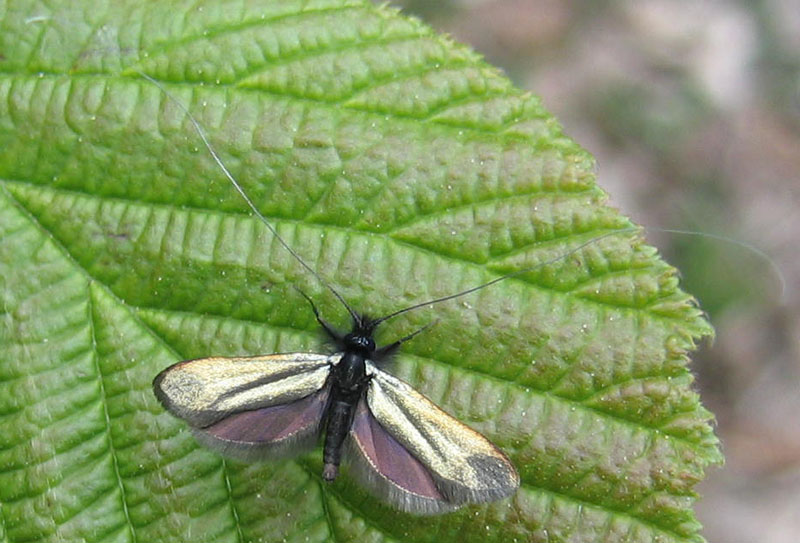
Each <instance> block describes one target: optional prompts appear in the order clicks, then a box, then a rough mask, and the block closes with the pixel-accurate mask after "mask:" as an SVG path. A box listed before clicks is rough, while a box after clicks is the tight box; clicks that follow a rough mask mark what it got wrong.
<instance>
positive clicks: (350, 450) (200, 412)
mask: <svg viewBox="0 0 800 543" xmlns="http://www.w3.org/2000/svg"><path fill="white" fill-rule="evenodd" d="M137 73H139V75H141V76H142V77H144V78H145V79H147V80H149V81H150V82H152V83H153V84H155V85H156V86H158V87H159V88H160V89H161V91H162V92H164V94H166V95H167V96H168V97H169V98H170V99H171V100H173V101H175V102H176V103H177V104H178V105H179V107H180V108H181V109H182V110H183V111H184V113H185V114H186V115H187V118H188V119H189V120H190V121H191V122H192V123H193V125H194V127H195V129H196V131H197V133H198V134H199V136H200V138H201V139H202V140H203V143H204V144H205V146H206V148H207V149H208V151H209V152H210V153H211V156H212V157H213V158H214V160H215V161H216V162H217V164H218V166H219V167H220V168H221V170H222V171H223V172H224V174H225V176H226V177H227V178H228V180H229V181H230V182H231V183H232V184H233V186H234V187H235V188H236V190H237V191H238V192H239V194H240V195H241V196H242V198H243V199H244V201H245V202H246V203H247V205H248V207H249V208H250V210H251V211H252V212H253V214H254V215H255V216H257V217H258V218H259V220H261V221H262V222H263V223H264V224H265V225H266V227H267V228H268V230H269V231H270V232H271V233H272V235H274V236H275V238H276V239H277V240H278V241H279V243H280V244H281V245H282V246H283V247H284V248H285V249H286V250H287V251H288V252H289V253H290V254H291V255H292V256H293V257H294V258H295V260H297V262H298V263H299V264H300V265H302V266H303V267H304V268H305V269H306V270H307V271H308V272H310V273H311V274H312V275H313V276H314V277H316V278H317V279H318V280H319V281H320V282H321V284H322V285H324V286H325V287H327V288H328V289H329V290H330V291H331V292H332V293H333V294H334V296H335V297H336V298H337V299H338V300H339V301H340V302H341V303H342V304H343V305H344V307H345V308H346V309H347V311H348V312H349V313H350V316H351V319H352V328H351V330H350V331H349V332H348V333H341V332H339V331H338V330H336V329H335V327H334V326H332V325H331V324H329V323H328V322H327V321H326V320H324V319H323V318H322V317H321V315H320V313H319V311H318V309H317V307H316V306H315V305H314V302H313V301H312V300H311V298H310V297H308V296H307V295H305V294H304V293H302V292H301V294H303V296H305V297H306V299H307V300H308V302H309V303H310V304H311V308H312V311H313V312H314V315H315V317H316V320H317V322H318V323H319V325H320V326H321V327H322V329H323V330H324V332H325V333H326V334H327V336H328V337H329V338H330V339H331V340H332V341H333V343H334V344H335V345H336V347H337V348H336V350H335V352H334V353H333V354H318V353H289V354H268V355H261V356H251V357H230V358H223V357H211V358H200V359H196V360H188V361H184V362H178V363H177V364H174V365H172V366H170V367H168V368H166V369H165V370H163V371H162V372H161V373H159V374H158V375H157V376H156V378H155V379H154V381H153V389H154V392H155V395H156V397H157V398H158V400H159V401H160V402H161V403H162V404H163V406H164V407H165V408H166V409H167V410H168V411H169V412H170V413H172V414H173V415H175V416H176V417H179V418H181V419H183V420H185V421H186V422H187V423H188V424H189V426H190V427H191V428H192V430H193V432H194V434H195V436H196V437H197V439H198V441H200V442H201V443H203V444H205V445H207V446H208V447H210V448H212V449H215V450H217V451H219V452H220V453H222V454H223V455H226V456H231V457H235V458H242V459H246V460H254V459H259V458H264V457H281V456H292V455H296V454H298V453H300V452H301V451H306V450H310V449H313V448H314V446H316V445H317V443H318V442H319V441H320V440H322V441H323V451H322V455H323V463H324V466H323V471H322V478H323V479H324V480H325V481H333V480H334V479H336V477H337V475H338V473H339V466H340V464H341V462H342V460H343V459H344V460H346V461H348V463H349V465H350V466H351V470H350V473H351V474H352V475H353V476H354V477H356V478H357V479H358V480H359V481H360V482H361V484H362V485H363V486H365V487H366V488H367V489H368V490H369V491H371V492H372V493H373V494H374V495H376V496H377V497H379V498H380V499H382V500H383V501H384V502H386V503H387V504H389V505H391V506H393V507H395V508H397V509H400V510H402V511H406V512H409V513H415V514H436V513H445V512H448V511H453V510H455V509H457V508H459V507H461V506H463V505H465V504H472V503H484V502H490V501H494V500H499V499H502V498H506V497H508V496H511V495H512V494H514V492H516V490H517V488H518V487H519V484H520V478H519V474H518V473H517V470H516V469H515V467H514V465H513V464H512V463H511V461H510V460H509V459H508V457H507V456H506V455H505V454H504V453H503V452H502V451H500V450H499V449H498V448H497V447H496V446H494V445H493V444H492V443H491V442H490V441H489V440H488V439H486V438H485V437H484V436H483V435H481V434H480V433H478V432H476V431H475V430H473V429H471V428H470V427H468V426H467V425H465V424H463V423H461V422H460V421H458V420H457V419H455V418H454V417H452V416H450V415H449V414H447V413H446V412H444V411H443V410H442V409H440V408H439V407H437V406H436V405H435V404H434V403H433V402H431V401H430V400H429V399H428V398H426V397H425V396H424V395H422V394H420V393H419V392H418V391H416V390H414V388H412V387H411V386H410V385H409V384H407V383H405V382H404V381H402V380H400V379H398V378H397V377H394V376H392V375H391V374H389V373H387V372H386V371H384V370H383V369H381V364H382V363H383V362H384V361H385V360H386V359H387V358H389V357H390V356H391V355H392V354H393V353H395V352H396V351H397V349H398V348H399V347H400V346H401V345H402V344H403V343H405V342H406V341H408V340H410V339H412V338H413V337H414V336H416V335H417V334H419V333H421V332H422V331H423V330H425V328H427V326H426V327H424V328H422V329H419V330H417V331H415V332H413V333H412V334H409V335H407V336H405V337H403V338H400V339H398V340H396V341H394V342H393V343H390V344H388V345H385V346H382V347H378V346H377V345H376V344H375V340H374V333H375V330H376V328H377V327H378V326H379V325H380V324H381V323H383V322H384V321H386V320H388V319H390V318H393V317H395V316H397V315H399V314H401V313H405V312H408V311H411V310H415V309H419V308H421V307H423V306H429V305H432V304H437V303H440V302H444V301H446V300H450V299H453V298H457V297H460V296H464V295H467V294H469V293H471V292H475V291H476V290H479V289H483V288H486V287H488V286H490V285H493V284H495V283H497V282H499V281H503V280H505V279H508V278H510V277H512V276H515V275H519V274H522V273H525V272H529V271H532V269H534V268H530V269H526V270H520V271H517V272H512V273H509V274H507V275H504V276H501V277H498V278H496V279H494V280H492V281H489V282H487V283H484V284H481V285H478V286H476V287H473V288H470V289H467V290H465V291H462V292H458V293H455V294H451V295H449V296H444V297H442V298H437V299H435V300H429V301H426V302H423V303H420V304H416V305H413V306H411V307H406V308H403V309H400V310H398V311H395V312H394V313H391V314H389V315H386V316H383V317H381V318H377V319H371V318H369V317H367V316H365V315H363V314H360V313H358V312H356V311H354V310H353V309H352V308H351V307H350V305H349V304H348V303H347V302H346V301H345V300H344V298H343V297H342V296H341V295H340V294H339V293H338V292H337V291H336V290H335V289H334V288H333V287H332V286H331V285H330V284H328V283H327V282H326V281H325V280H324V279H323V278H322V277H321V276H320V275H319V274H318V273H317V272H316V271H315V270H314V269H313V268H311V267H310V266H309V265H308V264H307V263H306V262H305V261H304V260H303V259H302V258H301V257H300V255H299V254H298V253H297V252H295V250H294V249H293V248H292V247H290V246H289V245H288V244H287V243H286V241H284V240H283V238H282V237H281V236H280V235H279V234H278V232H277V231H276V230H275V228H274V227H273V226H272V225H271V224H270V222H269V221H268V220H267V219H266V218H265V217H264V216H263V215H262V214H261V213H260V211H259V210H258V208H257V207H256V206H255V205H254V204H253V202H252V201H251V200H250V198H249V197H248V195H247V194H246V193H245V191H244V190H243V189H242V187H241V186H240V185H239V183H238V182H237V181H236V179H235V178H234V177H233V175H232V174H231V173H230V172H229V170H228V169H227V168H226V167H225V165H224V163H223V162H222V160H221V159H220V158H219V156H218V155H217V153H216V151H215V150H214V149H213V147H212V146H211V145H210V143H209V142H208V139H207V138H206V136H205V132H204V131H203V129H202V127H201V126H200V125H199V123H198V122H197V121H196V120H195V118H194V117H193V116H192V115H191V113H190V112H189V111H188V109H187V108H186V107H185V106H184V105H183V104H182V103H181V102H180V101H179V100H177V99H176V98H174V97H173V96H172V95H171V94H170V93H169V92H168V91H167V90H166V89H165V88H164V87H163V86H162V85H161V84H160V83H159V82H158V81H156V80H154V79H152V78H151V77H150V76H148V75H146V74H144V73H141V72H137ZM629 230H631V229H629ZM620 231H625V230H624V229H623V230H616V231H613V232H608V233H606V234H604V235H601V236H598V237H596V238H594V239H592V240H589V241H587V242H585V243H583V244H581V245H579V246H577V247H575V248H573V249H572V250H571V251H569V252H568V253H566V254H564V255H561V256H559V257H557V258H554V259H551V260H549V261H547V262H543V263H540V264H539V265H538V266H536V267H540V266H544V265H546V264H549V263H551V262H554V261H556V260H558V259H560V258H564V257H566V256H567V255H569V254H572V253H574V252H576V251H578V250H579V249H581V248H582V247H585V246H586V245H588V244H589V243H593V242H596V241H598V240H599V239H602V238H603V237H606V236H608V235H611V234H614V233H619V232H620ZM323 436H324V437H323Z"/></svg>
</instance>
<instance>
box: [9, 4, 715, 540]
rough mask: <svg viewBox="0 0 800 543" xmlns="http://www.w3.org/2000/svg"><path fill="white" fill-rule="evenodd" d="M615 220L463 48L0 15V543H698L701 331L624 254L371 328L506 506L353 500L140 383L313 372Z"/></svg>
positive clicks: (214, 12) (312, 461)
mask: <svg viewBox="0 0 800 543" xmlns="http://www.w3.org/2000/svg"><path fill="white" fill-rule="evenodd" d="M139 72H143V73H146V74H148V75H150V76H152V77H153V78H155V79H157V80H159V81H161V82H162V83H163V84H164V85H165V87H166V88H168V89H169V91H170V93H173V94H174V95H175V96H177V98H178V99H179V100H180V101H181V102H182V103H184V104H186V105H187V107H189V108H190V110H191V112H192V114H193V115H194V116H196V117H197V119H198V120H199V122H200V123H201V124H202V126H204V127H205V129H206V130H207V132H208V134H209V137H210V140H211V142H212V144H213V146H214V147H215V148H216V149H217V151H218V152H219V153H220V155H221V156H222V158H223V160H224V161H225V163H226V164H227V165H228V166H229V167H230V168H231V170H232V171H233V173H234V175H235V176H236V177H237V178H238V179H239V180H240V181H241V183H242V184H243V185H244V187H245V190H246V191H247V193H248V194H249V195H250V197H251V198H252V199H253V200H254V201H255V202H256V204H257V206H258V207H259V209H260V210H261V211H262V212H263V213H264V214H265V215H266V216H267V217H269V219H270V220H271V221H272V223H273V224H274V225H275V226H276V227H277V228H278V230H279V231H280V233H281V234H282V236H284V237H285V238H286V239H287V240H288V243H289V244H290V245H291V246H292V247H293V248H295V249H296V250H297V251H298V252H299V253H300V254H301V255H302V256H303V258H304V259H306V261H307V262H309V263H310V265H311V266H312V267H313V268H314V269H315V270H318V271H319V273H320V274H321V275H322V276H323V277H324V278H325V280H326V281H329V282H330V283H331V284H332V285H335V287H336V288H337V289H338V290H339V291H340V292H341V293H342V295H343V296H344V297H345V298H346V299H347V300H349V301H350V303H351V304H352V305H354V306H355V307H357V308H358V309H359V310H362V311H366V312H369V313H370V314H373V315H380V314H386V313H388V312H391V311H393V310H396V309H398V308H401V307H404V306H406V305H408V304H412V303H415V302H419V301H422V300H425V299H429V298H431V297H435V296H441V295H445V294H450V293H453V292H456V291H458V290H460V289H465V288H468V287H471V286H475V285H477V284H479V283H481V282H484V281H487V280H490V279H492V278H494V277H498V276H499V275H500V274H502V273H504V272H508V271H511V270H517V269H523V268H526V267H529V266H532V265H534V264H536V263H540V262H544V261H546V260H548V259H551V258H554V257H557V256H559V255H564V254H565V253H567V252H568V251H569V250H570V249H572V248H575V247H577V246H579V245H580V244H581V243H584V242H586V241H588V240H591V239H593V238H594V237H596V236H600V235H602V234H605V233H608V232H610V231H612V230H615V229H622V228H627V227H629V226H630V223H629V222H628V220H627V219H626V218H624V217H622V216H620V215H619V214H618V213H617V212H616V211H615V210H614V209H612V208H609V207H608V206H607V205H606V199H605V195H604V193H603V192H602V191H601V190H600V189H599V188H598V187H597V186H596V185H595V181H594V174H593V168H594V165H593V161H592V158H591V157H590V156H589V155H588V154H587V153H586V152H585V151H583V150H582V149H581V148H580V147H579V146H578V145H576V144H575V143H574V142H572V141H571V140H569V139H568V138H567V137H566V136H564V134H563V133H562V131H561V128H560V126H559V125H558V123H557V122H556V121H555V120H554V119H553V118H552V116H550V115H549V114H548V113H547V112H546V111H545V110H544V109H543V108H542V106H541V104H540V103H539V101H538V99H537V98H535V97H533V96H531V95H529V94H527V93H524V92H522V91H520V90H518V89H515V88H514V87H513V86H512V85H511V83H510V82H509V81H508V80H507V79H506V78H505V77H503V76H502V75H501V74H499V73H498V71H497V70H496V69H494V68H492V67H491V66H488V65H487V64H485V63H484V62H483V61H482V60H481V59H480V58H479V57H478V55H476V54H475V53H474V52H472V51H471V50H469V49H468V48H466V47H464V46H461V45H458V44H455V43H453V42H452V41H451V40H449V39H448V38H446V37H443V36H440V35H437V34H436V33H435V32H433V31H432V30H431V29H429V28H428V27H426V26H425V25H424V24H422V23H420V22H419V21H416V20H413V19H410V18H408V17H404V16H401V15H399V14H398V13H396V12H395V11H393V10H391V9H389V8H386V7H379V6H374V5H373V4H371V3H369V2H362V1H345V0H327V1H324V0H318V1H294V2H292V1H277V0H275V1H268V0H261V1H248V2H219V1H217V2H195V1H192V2H156V1H151V2H143V1H142V0H135V1H117V2H111V3H108V4H103V3H97V2H88V1H83V2H70V3H66V2H65V3H62V5H60V7H59V4H55V5H53V6H51V5H49V4H42V3H34V2H13V1H12V2H0V300H1V302H2V303H1V304H0V541H3V542H6V541H9V542H12V541H23V540H24V541H90V542H94V541H132V542H149V541H189V540H202V541H312V542H313V541H337V542H343V541H415V542H424V541H436V542H444V541H459V542H461V543H466V542H471V541H480V542H481V543H485V542H488V541H502V542H509V541H542V542H545V541H546V542H550V543H554V542H557V541H584V542H590V541H591V542H612V541H626V542H655V541H658V542H662V543H667V542H679V541H681V542H682V541H702V537H701V536H700V535H699V528H700V527H699V525H698V523H697V521H696V520H695V517H694V514H693V512H692V510H691V505H692V502H693V500H694V498H695V495H694V493H693V490H692V489H693V487H694V485H695V484H696V483H697V482H698V481H699V480H701V479H702V478H703V473H704V469H705V468H706V467H707V466H708V465H709V464H710V463H713V462H719V461H720V460H721V456H720V453H719V451H718V444H717V439H716V437H715V436H714V435H713V433H712V430H711V428H710V426H709V421H710V419H711V415H710V414H709V413H708V412H707V411H706V410H705V409H703V407H702V406H701V405H700V403H699V400H698V397H697V395H696V393H695V392H694V391H693V390H692V384H691V383H692V377H691V375H690V373H689V372H688V370H687V368H686V364H687V355H688V353H689V352H690V351H691V350H692V349H693V347H694V343H695V341H696V340H697V339H698V338H700V337H701V336H703V335H708V334H710V332H711V329H710V327H709V325H708V324H707V323H706V321H705V320H704V319H703V317H702V314H701V312H700V311H699V310H698V309H697V307H696V306H695V304H694V301H693V299H692V298H691V297H690V296H688V295H687V294H685V293H683V292H682V291H681V290H680V289H679V288H678V285H677V279H676V275H675V270H673V269H672V268H671V267H669V266H668V265H666V264H665V263H664V262H662V261H661V260H660V259H659V258H658V256H657V255H656V253H655V251H654V250H653V249H652V248H650V247H648V246H646V245H644V243H643V242H642V240H641V239H640V238H639V237H638V236H636V235H634V234H632V233H631V231H630V230H628V231H627V232H624V233H620V234H619V235H612V236H607V237H605V238H603V239H601V240H599V241H597V242H595V243H592V244H589V245H587V246H586V247H584V248H582V249H580V250H578V251H576V252H575V253H574V254H571V255H569V256H568V257H566V258H563V259H561V260H558V261H557V262H554V263H551V264H547V265H545V266H543V267H540V268H538V269H536V270H535V271H533V272H531V273H528V274H526V275H525V276H524V277H523V276H520V277H517V278H513V279H509V280H507V281H504V282H502V283H499V284H497V285H494V286H492V287H490V288H486V289H484V290H482V291H480V292H478V293H475V294H472V295H470V296H468V297H464V298H461V299H458V300H454V301H451V302H448V303H445V304H440V305H438V306H435V307H432V308H428V309H423V310H419V311H416V312H411V313H408V314H406V315H404V316H403V317H399V318H397V319H394V320H392V321H390V322H389V323H387V324H386V325H385V326H384V327H383V329H382V330H381V331H380V335H379V339H380V340H382V342H383V343H386V342H388V341H391V340H392V339H394V338H397V337H400V336H402V335H403V334H406V333H408V332H409V331H411V330H413V329H415V328H416V327H419V326H421V325H424V324H426V323H428V322H430V321H432V320H438V324H437V325H436V326H435V327H434V328H433V329H432V330H431V331H429V332H427V333H426V334H424V335H423V336H420V337H418V338H416V339H415V340H414V341H412V342H409V343H408V344H406V345H404V347H403V349H402V351H401V353H400V354H399V355H398V357H397V362H396V364H395V366H396V367H395V368H394V369H393V371H394V372H395V373H396V374H397V375H399V376H400V377H402V378H404V379H407V380H408V381H409V382H410V383H412V384H413V385H414V386H416V387H418V388H419V390H421V391H422V392H424V393H425V394H426V395H428V396H429V397H430V398H431V399H432V400H434V401H435V402H437V403H438V404H439V405H441V406H442V407H443V408H444V409H446V410H447V411H449V412H450V413H452V414H454V415H455V416H457V417H459V418H460V419H461V420H463V421H464V422H466V423H467V424H469V425H471V426H473V427H474V428H476V429H478V430H479V431H481V432H483V433H485V434H486V435H487V436H488V437H489V438H490V439H492V440H493V441H494V442H495V443H496V444H497V445H498V446H499V447H501V448H502V449H503V450H504V451H506V453H507V454H508V455H509V457H510V458H511V459H512V461H513V462H514V463H515V465H516V466H517V467H518V469H519V471H520V474H521V477H522V487H521V488H520V490H519V492H518V493H517V494H516V495H515V496H514V497H513V498H511V499H508V500H506V501H503V502H500V503H495V504H491V505H488V506H475V507H467V508H465V509H463V510H461V511H459V512H456V513H453V514H449V515H444V516H439V517H425V518H419V517H412V516H408V515H405V514H401V513H398V512H395V511H393V510H391V509H388V508H387V507H385V506H383V505H381V504H380V503H377V502H376V500H374V499H373V498H371V497H370V496H369V495H367V494H366V493H365V492H364V491H363V490H362V489H361V488H359V487H358V486H357V485H355V484H354V483H353V482H352V480H351V479H350V478H349V477H348V476H347V473H346V472H345V474H344V475H343V476H342V477H340V478H339V479H337V481H336V482H335V483H334V484H332V485H326V484H323V482H322V480H321V477H320V473H321V469H320V465H321V462H320V454H319V451H317V452H316V453H314V454H310V455H307V456H304V457H301V458H299V459H296V460H293V461H284V462H261V463H254V464H243V463H238V462H233V461H227V460H223V459H222V458H220V457H219V456H218V455H216V454H215V453H212V452H210V451H207V450H205V449H203V448H202V447H199V446H198V445H197V444H196V443H195V441H194V439H193V438H192V436H191V433H190V432H189V431H188V430H187V427H186V425H185V424H184V423H183V422H181V421H179V420H177V419H175V418H173V417H171V416H170V415H169V414H167V413H165V412H164V411H163V409H162V408H161V406H160V405H159V404H158V402H157V401H156V399H155V397H154V396H153V394H152V390H151V381H152V379H153V377H154V376H155V375H156V373H157V372H158V371H160V370H161V369H163V368H165V367H166V366H168V365H169V364H172V363H174V362H176V361H178V360H181V359H188V358H193V357H201V356H210V355H234V354H245V353H249V354H257V353H272V352H286V351H292V350H315V351H317V350H321V349H323V348H324V347H323V345H322V344H321V342H320V338H319V336H318V333H317V330H316V329H317V327H316V325H315V323H314V319H313V315H312V314H311V311H310V309H309V307H308V306H307V304H306V303H305V302H304V301H303V299H302V298H301V297H300V296H299V295H298V294H297V293H296V292H295V290H294V289H293V288H292V285H298V286H300V287H302V288H303V289H306V290H307V291H308V292H309V293H310V294H311V295H312V296H313V297H314V298H315V299H316V300H318V301H319V304H320V307H321V309H322V311H323V313H324V314H325V316H326V317H327V318H328V319H329V320H331V321H333V322H335V323H338V324H339V325H340V326H342V327H345V326H346V325H347V316H346V313H345V311H344V310H343V308H342V307H340V305H338V304H337V303H336V300H335V299H333V297H332V296H331V295H330V293H329V292H327V291H326V290H325V289H324V288H323V287H322V286H321V285H319V284H318V283H317V282H315V280H314V279H313V278H312V277H309V275H308V274H307V273H305V272H304V271H303V269H302V268H301V267H300V266H299V265H298V263H297V262H296V261H294V260H293V259H292V258H291V256H290V255H289V254H288V253H287V252H286V251H285V250H284V249H283V248H282V247H281V246H280V245H279V244H278V243H277V242H276V240H275V239H274V238H273V237H272V236H271V235H270V234H269V232H268V231H267V229H266V228H265V227H264V226H263V225H262V224H260V223H259V222H258V221H257V220H255V219H254V218H253V217H252V215H251V213H249V212H248V209H247V208H246V206H245V204H244V203H243V201H242V199H241V198H240V197H239V196H238V195H237V193H236V192H235V191H234V190H233V188H232V187H231V186H230V184H229V183H228V182H227V181H226V180H225V178H224V177H223V175H222V174H221V172H220V171H219V168H218V167H217V166H216V164H215V163H214V162H213V160H212V159H211V157H210V156H209V154H208V153H207V152H206V149H205V148H204V147H203V146H202V143H201V142H200V140H199V138H198V135H197V133H196V132H195V131H194V129H193V127H192V125H191V123H190V122H189V120H188V118H187V116H186V115H185V114H184V113H183V111H182V110H181V108H180V107H179V106H178V105H176V104H175V102H174V101H171V100H170V99H168V98H167V97H165V95H164V94H163V93H162V92H161V91H160V90H159V89H158V88H157V87H156V86H154V85H153V84H152V83H149V82H147V81H146V80H144V79H143V78H142V77H141V76H140V75H139Z"/></svg>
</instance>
